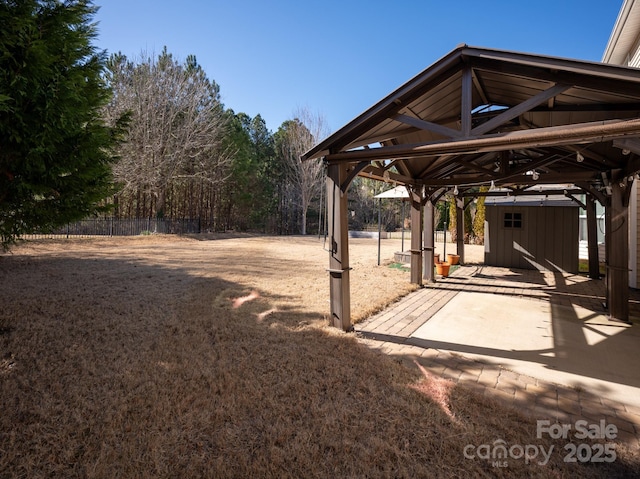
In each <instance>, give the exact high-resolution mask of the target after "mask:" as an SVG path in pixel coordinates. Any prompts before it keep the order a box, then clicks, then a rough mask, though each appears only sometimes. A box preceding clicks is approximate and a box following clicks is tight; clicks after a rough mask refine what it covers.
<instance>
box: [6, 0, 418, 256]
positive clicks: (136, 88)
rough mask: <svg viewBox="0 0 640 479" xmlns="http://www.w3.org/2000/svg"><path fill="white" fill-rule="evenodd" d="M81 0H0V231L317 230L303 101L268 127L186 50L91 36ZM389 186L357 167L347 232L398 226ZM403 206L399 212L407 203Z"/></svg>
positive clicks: (318, 130)
mask: <svg viewBox="0 0 640 479" xmlns="http://www.w3.org/2000/svg"><path fill="white" fill-rule="evenodd" d="M96 10H97V7H95V6H94V5H93V3H92V2H91V1H90V0H63V1H59V0H21V1H20V2H13V1H6V0H0V24H2V25H3V31H2V34H1V37H0V146H1V147H0V241H1V244H2V246H3V247H4V248H7V247H8V246H9V245H10V244H11V243H13V242H14V241H15V240H16V238H19V237H20V236H21V235H24V234H29V233H33V232H47V231H52V230H54V229H55V228H57V227H59V226H61V225H65V224H67V223H69V222H73V221H76V220H80V219H84V218H87V217H105V216H113V217H116V218H122V219H130V218H149V219H162V218H170V219H185V218H190V219H197V220H198V221H199V223H200V225H201V228H202V229H203V230H204V231H227V230H240V231H255V232H262V233H270V234H308V233H315V232H318V233H321V232H322V231H323V230H324V228H325V225H324V219H323V218H324V215H325V214H326V212H325V211H324V201H325V198H324V194H325V191H324V165H323V164H322V162H321V161H319V160H315V161H313V160H312V161H305V162H302V161H301V159H300V157H301V155H302V154H303V153H305V152H306V151H307V150H309V149H310V148H312V147H313V146H314V145H315V144H316V143H317V142H319V141H320V140H322V139H323V138H325V137H326V136H328V135H329V133H330V131H329V128H328V126H327V124H326V120H325V119H324V117H323V116H322V115H321V114H318V113H314V112H312V111H310V110H309V109H305V108H302V109H298V110H296V111H294V112H292V115H291V118H290V119H289V120H286V121H285V122H283V123H282V125H280V126H279V127H278V129H277V131H276V132H275V133H274V132H272V131H270V130H269V129H268V128H267V125H266V123H265V121H264V119H263V118H262V117H261V116H260V115H259V114H258V115H256V116H255V117H253V118H252V117H250V116H248V115H246V114H245V113H241V112H240V113H236V112H235V111H234V110H233V109H231V108H228V107H227V106H225V105H224V104H223V103H222V101H221V95H220V86H219V85H218V84H217V83H216V82H215V81H214V80H212V79H210V78H209V77H208V76H207V74H206V73H205V71H204V70H203V69H202V67H201V66H200V65H199V64H198V62H197V60H196V57H195V56H194V55H190V56H188V57H187V58H186V59H185V60H184V61H180V60H178V59H177V58H175V57H174V56H173V55H172V54H171V53H170V52H169V51H168V49H167V48H166V47H165V48H164V49H163V50H162V51H161V52H160V53H159V54H140V55H139V56H138V57H137V58H127V57H126V56H125V55H123V54H122V53H116V54H112V55H110V56H109V55H107V53H106V52H104V51H102V50H100V49H99V48H98V47H97V46H96V45H95V42H94V41H95V37H96V26H95V24H94V23H93V17H94V15H95V12H96ZM389 187H390V185H384V184H381V183H377V182H373V181H371V180H368V179H365V178H356V179H355V180H354V182H353V183H352V185H351V186H350V191H349V196H350V203H349V208H350V210H351V214H350V224H351V228H352V229H367V228H370V227H373V226H374V225H375V226H377V224H378V220H379V218H380V220H381V222H382V224H383V228H384V229H385V230H393V229H398V228H400V227H402V225H403V223H404V221H405V219H404V218H403V214H402V204H401V202H398V201H392V200H387V201H383V202H382V203H378V202H376V201H375V200H374V199H373V197H374V195H375V194H378V193H380V192H382V191H383V190H384V189H387V188H389ZM406 214H407V215H408V212H407V213H406Z"/></svg>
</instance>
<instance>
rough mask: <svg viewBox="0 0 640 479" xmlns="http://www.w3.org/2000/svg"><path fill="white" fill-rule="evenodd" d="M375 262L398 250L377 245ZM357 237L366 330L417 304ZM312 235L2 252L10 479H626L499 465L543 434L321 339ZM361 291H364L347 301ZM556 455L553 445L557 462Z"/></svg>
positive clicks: (360, 308) (352, 345)
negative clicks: (506, 454)
mask: <svg viewBox="0 0 640 479" xmlns="http://www.w3.org/2000/svg"><path fill="white" fill-rule="evenodd" d="M383 244H384V249H383V258H386V259H388V258H390V257H391V256H392V253H393V251H394V250H396V249H398V247H399V242H398V241H391V240H389V241H385V242H384V243H383ZM376 261H377V250H376V242H375V240H353V241H351V265H352V266H353V268H354V270H353V279H352V291H353V292H354V300H353V302H352V307H353V311H354V315H355V316H356V317H363V316H365V315H367V314H369V313H370V312H371V311H375V310H376V309H379V308H381V307H383V306H384V305H385V304H386V303H388V302H390V301H392V300H393V299H394V298H396V297H397V296H399V295H401V294H404V293H406V292H407V291H408V290H410V288H411V287H410V286H409V285H408V273H406V272H402V271H399V270H396V269H391V268H389V267H386V266H383V267H377V266H376ZM326 267H327V253H326V252H325V251H323V249H322V241H321V240H317V239H315V238H285V237H281V238H273V237H269V238H265V237H247V238H239V239H238V238H226V239H225V238H217V239H213V238H198V239H195V238H177V237H162V236H148V237H136V238H124V239H91V240H86V239H85V240H68V241H42V242H35V243H27V244H23V245H21V246H19V247H17V248H15V249H14V251H13V252H12V253H10V254H5V255H1V256H0V291H1V295H2V296H1V298H2V308H1V310H0V411H1V414H0V477H3V478H4V477H28V478H35V477H43V478H44V477H109V478H112V477H243V478H246V477H277V478H283V477H578V476H581V477H604V476H608V477H616V476H617V477H630V474H632V473H634V472H636V471H637V469H636V468H637V463H636V462H634V458H633V457H632V456H631V455H630V454H626V455H625V454H624V452H623V451H620V450H618V452H619V458H618V460H617V461H616V462H614V463H613V464H597V465H594V466H591V467H588V466H580V465H576V464H564V463H563V462H562V457H563V455H562V454H561V453H560V452H558V453H556V454H554V456H553V457H552V461H551V462H550V463H549V464H548V465H545V466H540V465H537V464H525V461H524V460H519V461H511V462H510V464H509V467H507V468H494V467H492V466H491V464H490V463H489V462H487V461H482V460H477V459H476V460H470V459H466V458H465V457H464V455H463V448H464V446H465V445H467V444H475V445H480V444H492V443H493V441H495V440H496V439H497V438H501V439H503V440H504V441H506V442H507V443H508V444H529V443H531V442H532V440H534V441H535V444H545V445H546V446H549V445H552V444H555V443H551V442H549V441H548V440H535V421H534V420H532V419H528V418H523V417H521V416H519V415H518V414H517V413H515V412H513V411H505V410H504V408H501V407H500V406H498V405H497V404H496V403H493V402H491V401H489V400H487V399H484V398H482V397H479V396H477V395H475V394H474V393H472V392H469V391H466V390H464V389H462V388H460V387H458V386H456V387H455V388H454V387H452V386H451V385H450V384H448V383H446V382H443V381H442V380H440V379H439V378H435V377H426V376H425V375H424V374H423V373H421V372H420V371H419V370H418V369H417V368H408V367H407V366H406V365H405V364H404V363H402V364H401V363H399V362H397V361H394V360H392V359H390V358H388V357H386V356H383V355H382V354H380V353H378V352H375V351H370V350H368V349H367V348H366V347H365V346H364V345H363V344H361V343H359V342H358V341H357V340H356V338H355V337H354V336H353V335H351V334H343V333H340V332H337V331H336V330H334V329H332V328H328V327H327V326H326V316H327V310H328V278H327V273H326V272H325V268H326ZM356 291H357V292H358V294H357V295H356V294H355V292H356ZM561 447H562V445H561V443H558V444H556V448H557V449H559V448H561Z"/></svg>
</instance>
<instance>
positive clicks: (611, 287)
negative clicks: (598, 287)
mask: <svg viewBox="0 0 640 479" xmlns="http://www.w3.org/2000/svg"><path fill="white" fill-rule="evenodd" d="M613 178H614V179H612V181H611V197H610V199H609V202H608V203H609V204H608V205H607V208H608V209H609V211H608V212H607V213H608V214H607V215H606V218H607V225H606V243H607V250H608V258H607V306H608V307H609V318H610V319H614V320H619V321H626V322H628V321H629V207H628V204H629V202H628V198H629V196H628V192H627V188H628V187H630V185H627V184H626V182H622V181H620V180H617V179H615V178H616V176H615V175H614V176H613Z"/></svg>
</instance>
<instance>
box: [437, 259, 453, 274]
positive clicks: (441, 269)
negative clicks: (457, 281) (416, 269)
mask: <svg viewBox="0 0 640 479" xmlns="http://www.w3.org/2000/svg"><path fill="white" fill-rule="evenodd" d="M450 267H451V265H450V264H449V263H447V262H446V261H445V262H444V263H438V264H436V273H438V274H439V275H441V276H444V277H447V276H449V268H450Z"/></svg>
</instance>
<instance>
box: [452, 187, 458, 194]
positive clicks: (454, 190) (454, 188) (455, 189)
mask: <svg viewBox="0 0 640 479" xmlns="http://www.w3.org/2000/svg"><path fill="white" fill-rule="evenodd" d="M453 194H454V195H455V196H458V185H456V186H454V187H453Z"/></svg>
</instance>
